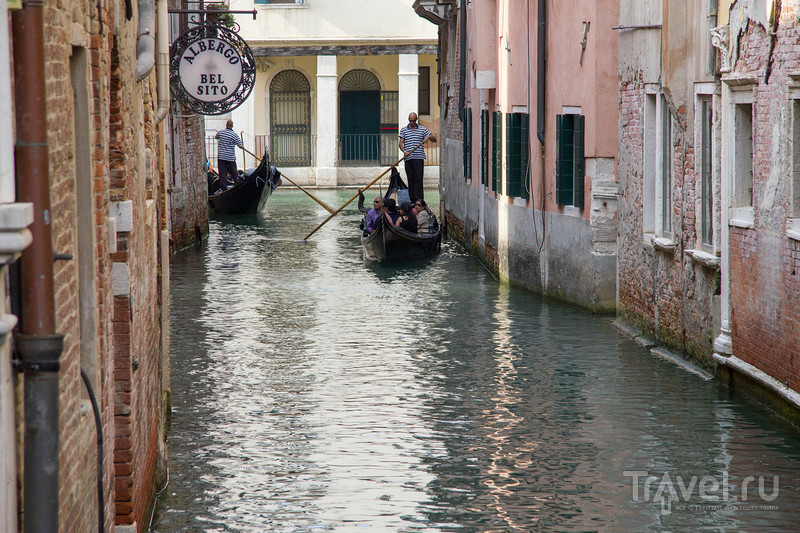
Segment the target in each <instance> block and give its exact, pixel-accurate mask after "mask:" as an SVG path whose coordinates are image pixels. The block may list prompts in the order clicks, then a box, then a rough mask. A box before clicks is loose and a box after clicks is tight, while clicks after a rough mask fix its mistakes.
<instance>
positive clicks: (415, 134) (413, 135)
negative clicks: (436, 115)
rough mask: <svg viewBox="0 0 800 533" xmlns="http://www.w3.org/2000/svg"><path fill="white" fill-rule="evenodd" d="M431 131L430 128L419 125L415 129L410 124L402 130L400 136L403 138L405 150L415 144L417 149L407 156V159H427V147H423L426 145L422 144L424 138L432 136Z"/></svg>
mask: <svg viewBox="0 0 800 533" xmlns="http://www.w3.org/2000/svg"><path fill="white" fill-rule="evenodd" d="M430 134H431V132H429V131H428V128H426V127H425V126H417V127H416V128H414V129H413V130H412V129H411V128H409V127H408V126H405V127H403V129H401V130H400V133H399V135H400V138H401V139H403V150H411V149H412V148H414V147H415V146H417V145H418V144H419V146H417V149H416V150H414V151H413V152H411V155H410V156H408V157H406V161H408V160H409V159H425V149H424V148H423V146H424V145H422V144H420V143H421V142H422V141H423V140H424V139H427V138H428V136H430Z"/></svg>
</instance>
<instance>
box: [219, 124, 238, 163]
mask: <svg viewBox="0 0 800 533" xmlns="http://www.w3.org/2000/svg"><path fill="white" fill-rule="evenodd" d="M217 138H218V139H219V147H218V148H217V159H221V160H223V161H236V150H235V148H236V147H237V146H238V147H239V148H241V147H242V140H241V139H240V138H239V136H238V135H236V132H235V131H233V130H232V129H229V128H225V129H224V130H219V131H218V132H217Z"/></svg>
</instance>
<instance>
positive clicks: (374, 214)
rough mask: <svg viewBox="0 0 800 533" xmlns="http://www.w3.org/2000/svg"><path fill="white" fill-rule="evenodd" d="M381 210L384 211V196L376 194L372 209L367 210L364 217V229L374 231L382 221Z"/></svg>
mask: <svg viewBox="0 0 800 533" xmlns="http://www.w3.org/2000/svg"><path fill="white" fill-rule="evenodd" d="M381 211H383V198H381V197H380V196H376V197H375V199H374V200H373V201H372V209H370V210H369V211H367V214H366V216H365V217H364V225H365V227H364V230H365V231H368V232H370V233H372V232H373V231H375V229H376V228H377V227H378V224H379V223H380V221H381Z"/></svg>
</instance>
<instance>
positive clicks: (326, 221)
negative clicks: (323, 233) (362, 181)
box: [303, 139, 427, 241]
mask: <svg viewBox="0 0 800 533" xmlns="http://www.w3.org/2000/svg"><path fill="white" fill-rule="evenodd" d="M426 140H427V139H422V142H420V143H419V144H418V145H416V146H415V147H414V148H412V149H411V150H410V151H409V152H408V153H409V154H411V153H414V150H416V149H417V148H419V147H420V146H422V144H423V143H424V142H425V141H426ZM405 158H406V156H403V157H401V158H400V159H398V160H397V162H396V163H395V164H394V165H392V166H390V167H389V168H387V169H386V170H384V171H383V172H381V175H380V176H378V177H377V178H375V179H374V180H372V181H370V182H369V183H368V184H367V185H366V186H365V187H364V188H363V189H359V190H358V193H362V192H364V191H366V190H367V189H369V188H370V187H372V186H373V185H375V183H377V182H378V180H379V179H381V178H382V177H384V176H385V175H386V173H387V172H389V171H390V170H392V168H393V167H396V166H397V165H399V164H400V162H401V161H402V160H403V159H405ZM358 193H356V195H355V196H353V197H352V198H350V199H349V200H347V201H346V202H345V203H344V204H343V205H342V207H340V208H339V209H337V210H336V211H335V212H333V213H331V216H329V217H328V218H326V219H325V220H323V221H322V224H320V225H319V226H317V227H316V228H314V231H312V232H311V233H309V234H308V235H306V238H305V239H303V240H304V241H307V240H308V238H309V237H311V236H312V235H314V234H315V233H316V232H317V230H318V229H319V228H321V227H322V226H324V225H325V224H327V223H328V221H329V220H330V219H332V218H333V217H334V216H336V215H337V214H338V213H339V211H341V210H342V209H344V208H345V207H347V206H348V205H350V202H352V201H353V200H355V199H356V198H358Z"/></svg>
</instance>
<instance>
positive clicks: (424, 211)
mask: <svg viewBox="0 0 800 533" xmlns="http://www.w3.org/2000/svg"><path fill="white" fill-rule="evenodd" d="M414 210H415V211H416V212H417V233H430V231H431V210H430V209H428V204H426V203H425V200H417V201H416V202H415V203H414Z"/></svg>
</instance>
